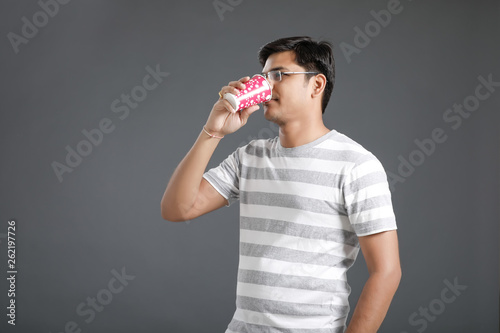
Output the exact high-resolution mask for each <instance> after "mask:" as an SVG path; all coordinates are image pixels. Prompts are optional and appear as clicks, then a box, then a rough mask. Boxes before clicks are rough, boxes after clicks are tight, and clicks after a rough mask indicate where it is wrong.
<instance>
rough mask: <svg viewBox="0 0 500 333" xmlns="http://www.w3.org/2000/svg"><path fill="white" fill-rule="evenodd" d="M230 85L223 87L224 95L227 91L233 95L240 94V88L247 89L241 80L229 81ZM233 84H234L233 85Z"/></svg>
mask: <svg viewBox="0 0 500 333" xmlns="http://www.w3.org/2000/svg"><path fill="white" fill-rule="evenodd" d="M229 84H230V85H229V86H225V87H223V88H222V92H221V94H222V96H224V94H225V93H231V94H233V95H238V94H239V93H240V90H243V89H245V85H244V84H242V83H241V82H238V81H233V82H230V83H229ZM231 84H232V85H231ZM240 84H242V85H243V86H241V85H240Z"/></svg>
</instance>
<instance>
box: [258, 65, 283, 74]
mask: <svg viewBox="0 0 500 333" xmlns="http://www.w3.org/2000/svg"><path fill="white" fill-rule="evenodd" d="M282 69H284V70H288V68H286V67H283V66H277V67H273V68H271V69H270V70H268V71H267V72H271V71H280V70H282ZM267 72H266V73H267ZM261 74H264V72H262V73H261Z"/></svg>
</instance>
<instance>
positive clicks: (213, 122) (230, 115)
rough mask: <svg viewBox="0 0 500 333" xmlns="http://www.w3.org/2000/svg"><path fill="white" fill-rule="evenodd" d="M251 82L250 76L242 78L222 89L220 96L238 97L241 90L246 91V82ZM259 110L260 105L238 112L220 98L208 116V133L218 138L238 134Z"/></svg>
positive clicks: (206, 125)
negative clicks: (230, 95) (227, 94)
mask: <svg viewBox="0 0 500 333" xmlns="http://www.w3.org/2000/svg"><path fill="white" fill-rule="evenodd" d="M248 80H250V77H249V76H245V77H242V78H241V79H239V80H238V81H231V82H229V84H228V85H227V86H224V87H222V89H221V91H220V95H221V96H224V94H225V93H231V94H234V95H237V94H238V93H239V91H240V90H243V89H245V82H247V81H248ZM258 109H259V106H258V105H254V106H251V107H248V108H246V109H243V110H240V111H238V112H236V111H235V110H234V109H233V107H232V106H231V103H229V102H228V101H227V100H225V99H224V98H222V97H220V98H219V100H218V101H217V102H215V104H214V106H213V108H212V111H211V112H210V115H209V116H208V119H207V123H206V124H205V128H206V129H207V131H208V132H210V133H211V134H214V135H218V136H224V135H226V134H230V133H233V132H236V131H237V130H238V129H240V128H241V127H242V126H244V125H245V124H246V123H247V120H248V117H250V115H251V114H252V113H253V112H255V111H257V110H258Z"/></svg>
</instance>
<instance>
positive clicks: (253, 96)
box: [224, 74, 272, 111]
mask: <svg viewBox="0 0 500 333" xmlns="http://www.w3.org/2000/svg"><path fill="white" fill-rule="evenodd" d="M271 97H272V89H271V85H270V84H269V82H268V81H267V80H266V78H265V77H264V76H262V75H260V74H255V75H254V76H253V77H252V78H251V79H250V80H248V81H247V82H245V89H243V90H240V92H239V94H238V95H233V94H231V93H225V94H224V99H226V100H228V101H229V103H231V105H232V106H233V109H235V110H236V111H239V110H242V109H245V108H248V107H250V106H252V105H256V104H259V103H264V102H267V101H270V100H271Z"/></svg>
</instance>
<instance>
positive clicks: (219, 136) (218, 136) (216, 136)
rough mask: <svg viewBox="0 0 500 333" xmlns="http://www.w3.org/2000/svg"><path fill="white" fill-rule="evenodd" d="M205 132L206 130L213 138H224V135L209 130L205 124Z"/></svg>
mask: <svg viewBox="0 0 500 333" xmlns="http://www.w3.org/2000/svg"><path fill="white" fill-rule="evenodd" d="M203 132H205V133H206V134H207V135H208V136H210V137H211V138H215V139H222V138H223V137H224V135H219V134H218V133H212V132H210V131H208V130H207V129H206V127H205V126H203Z"/></svg>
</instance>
